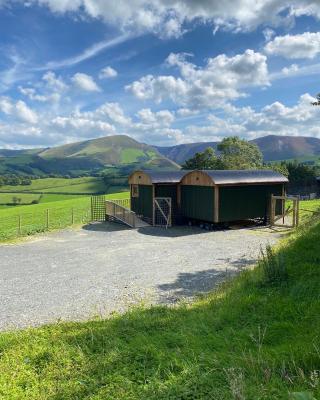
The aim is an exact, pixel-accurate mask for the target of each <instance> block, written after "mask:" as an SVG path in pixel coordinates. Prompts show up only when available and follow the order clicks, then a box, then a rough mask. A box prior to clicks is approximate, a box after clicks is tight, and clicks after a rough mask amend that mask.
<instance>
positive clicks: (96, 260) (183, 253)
mask: <svg viewBox="0 0 320 400" xmlns="http://www.w3.org/2000/svg"><path fill="white" fill-rule="evenodd" d="M278 238H279V234H278V233H272V232H271V231H270V230H268V229H262V228H254V229H253V228H246V229H237V230H227V231H217V232H207V231H204V230H201V229H198V228H191V227H181V228H180V227H179V228H178V227H175V228H170V229H168V230H165V229H161V228H153V227H147V228H141V229H138V230H131V229H127V228H125V227H122V226H120V225H116V224H112V223H100V224H91V225H88V226H86V227H84V228H83V229H80V230H64V231H60V232H54V233H49V234H46V235H41V236H38V237H36V238H33V239H31V240H28V241H25V242H22V243H19V244H11V245H1V246H0V260H1V261H0V329H2V330H3V329H10V328H14V327H25V326H30V325H40V324H43V323H48V322H53V321H57V320H60V319H61V320H82V319H85V318H90V317H93V316H95V315H102V316H105V315H108V314H110V312H112V311H119V312H123V311H124V310H126V309H128V307H130V305H132V304H135V303H138V302H141V301H143V302H145V303H147V304H149V303H175V302H177V301H178V300H179V299H191V298H192V297H193V296H194V295H195V294H197V293H204V292H207V291H208V290H210V289H212V288H213V287H214V286H215V285H216V284H217V283H219V282H220V281H221V280H223V279H225V278H226V276H228V275H229V274H233V273H236V272H237V271H239V270H241V269H242V268H244V267H246V266H248V265H250V264H253V263H254V262H255V261H256V258H257V256H258V254H259V252H260V246H265V245H266V244H267V243H271V244H272V243H275V242H276V240H277V239H278Z"/></svg>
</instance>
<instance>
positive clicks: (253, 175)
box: [131, 169, 288, 185]
mask: <svg viewBox="0 0 320 400" xmlns="http://www.w3.org/2000/svg"><path fill="white" fill-rule="evenodd" d="M199 171H200V172H203V173H205V174H207V175H208V176H209V177H210V178H211V179H212V182H213V183H214V184H215V185H231V184H246V183H248V184H249V183H286V182H288V179H287V178H286V177H285V176H284V175H282V174H280V173H279V172H275V171H271V170H268V169H263V170H199ZM139 172H140V173H144V174H146V175H148V177H149V178H150V180H151V183H169V184H170V183H179V182H180V181H181V179H182V178H183V177H184V176H185V175H187V174H191V173H192V172H196V170H194V171H192V170H180V171H147V170H145V171H135V172H134V173H139ZM131 175H133V174H131Z"/></svg>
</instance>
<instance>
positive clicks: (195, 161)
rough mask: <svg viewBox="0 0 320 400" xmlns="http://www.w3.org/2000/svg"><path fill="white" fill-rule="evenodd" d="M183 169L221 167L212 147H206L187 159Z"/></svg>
mask: <svg viewBox="0 0 320 400" xmlns="http://www.w3.org/2000/svg"><path fill="white" fill-rule="evenodd" d="M182 168H183V169H221V161H220V159H219V157H217V156H216V154H215V152H214V150H213V148H212V147H208V148H207V149H206V150H205V151H203V152H199V153H196V154H195V155H194V156H193V157H191V158H190V159H189V160H187V161H186V162H185V163H184V164H183V165H182Z"/></svg>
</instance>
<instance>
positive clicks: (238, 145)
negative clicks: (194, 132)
mask: <svg viewBox="0 0 320 400" xmlns="http://www.w3.org/2000/svg"><path fill="white" fill-rule="evenodd" d="M218 150H219V152H220V159H221V162H222V164H223V167H224V168H223V169H256V168H261V167H262V162H263V155H262V153H261V151H260V149H259V147H258V146H257V145H256V144H254V143H249V142H248V141H247V140H245V139H240V138H239V137H238V136H231V137H228V138H225V139H223V140H222V142H221V143H219V144H218Z"/></svg>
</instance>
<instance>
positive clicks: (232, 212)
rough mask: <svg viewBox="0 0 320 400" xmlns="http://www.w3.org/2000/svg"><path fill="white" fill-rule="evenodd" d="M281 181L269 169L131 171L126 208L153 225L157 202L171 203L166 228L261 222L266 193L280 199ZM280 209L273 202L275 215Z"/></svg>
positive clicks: (266, 204)
mask: <svg viewBox="0 0 320 400" xmlns="http://www.w3.org/2000/svg"><path fill="white" fill-rule="evenodd" d="M287 182H288V179H287V178H286V177H285V176H283V175H281V174H279V173H277V172H274V171H271V170H242V171H232V170H223V171H216V170H215V171H214V170H211V171H210V170H209V171H171V172H170V171H169V172H146V171H136V172H134V173H133V174H131V175H130V177H129V184H130V194H131V209H132V211H134V212H135V213H136V214H137V215H139V216H141V217H142V218H143V219H145V220H146V221H147V222H149V223H151V224H153V225H155V224H157V221H156V220H157V215H158V214H159V215H160V217H161V213H162V210H161V207H158V206H159V204H158V203H157V200H159V199H161V198H167V199H168V198H169V199H171V200H170V202H171V216H170V224H171V223H172V224H178V223H181V222H183V221H185V222H187V221H190V220H192V221H199V222H200V221H203V222H208V223H215V224H217V223H226V222H232V221H239V220H245V219H255V218H261V219H264V220H267V218H268V217H269V213H270V202H271V195H275V196H284V195H285V191H286V183H287ZM159 202H160V200H159ZM160 206H161V204H160ZM282 207H283V204H281V202H278V203H277V210H276V211H277V214H281V212H282ZM163 212H164V213H167V210H165V209H163Z"/></svg>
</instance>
